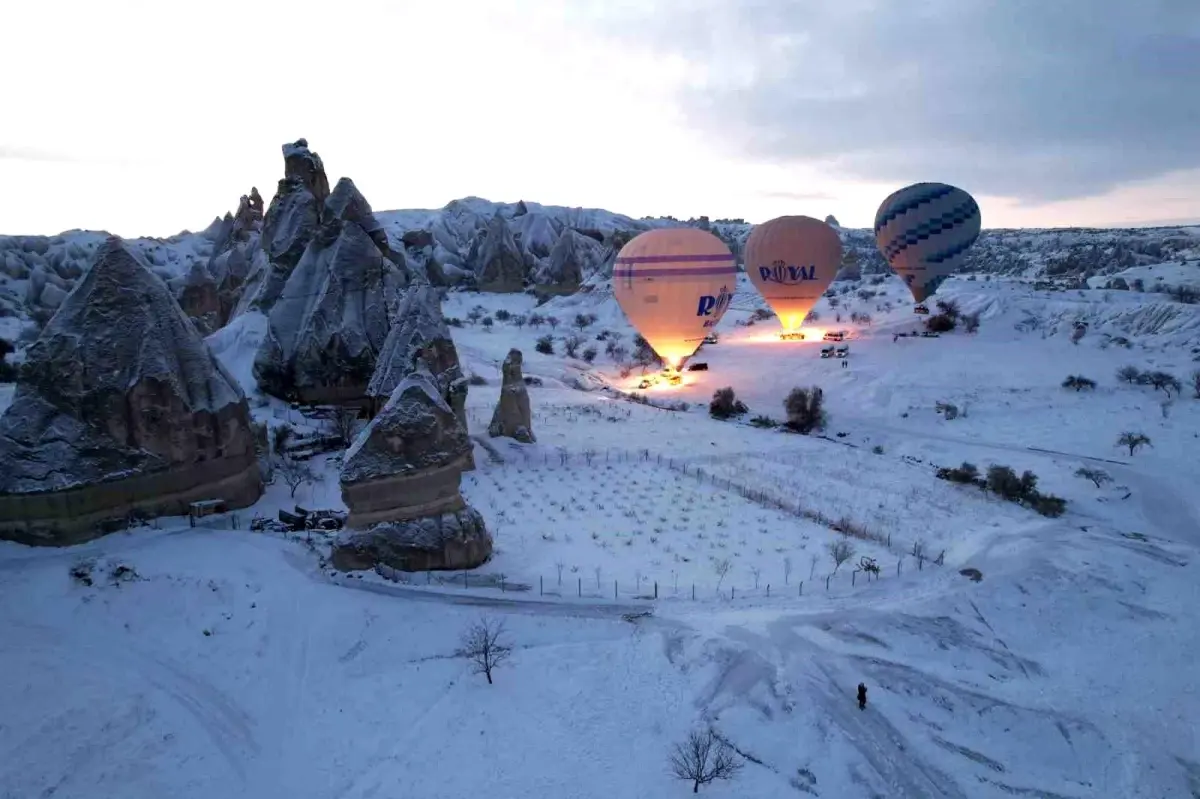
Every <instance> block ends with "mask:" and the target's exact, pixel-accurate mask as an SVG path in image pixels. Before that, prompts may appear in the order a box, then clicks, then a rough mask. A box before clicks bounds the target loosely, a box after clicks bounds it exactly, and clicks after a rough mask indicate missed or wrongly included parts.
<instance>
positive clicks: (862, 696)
mask: <svg viewBox="0 0 1200 799" xmlns="http://www.w3.org/2000/svg"><path fill="white" fill-rule="evenodd" d="M858 709H859V710H866V709H867V686H866V684H865V683H861V682H860V683H859V684H858Z"/></svg>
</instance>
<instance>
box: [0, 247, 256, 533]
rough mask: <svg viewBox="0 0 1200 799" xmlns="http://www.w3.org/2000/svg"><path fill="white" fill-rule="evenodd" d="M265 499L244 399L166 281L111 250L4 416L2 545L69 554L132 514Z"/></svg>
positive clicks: (56, 320) (56, 323) (29, 365)
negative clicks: (68, 547) (69, 548)
mask: <svg viewBox="0 0 1200 799" xmlns="http://www.w3.org/2000/svg"><path fill="white" fill-rule="evenodd" d="M261 493H262V481H261V479H260V476H259V469H258V462H257V459H256V457H255V448H254V436H253V433H252V431H251V425H250V415H249V408H248V406H247V403H246V398H245V397H244V396H243V394H242V393H241V390H240V389H239V388H238V386H237V383H236V382H235V381H234V379H233V378H232V377H230V375H229V374H228V372H226V371H225V370H224V368H223V367H222V366H221V365H220V364H219V363H218V361H217V360H216V358H214V357H213V355H212V353H211V352H209V350H208V347H207V346H206V345H205V343H204V341H203V340H202V339H201V338H200V336H199V334H198V333H197V331H196V328H195V326H194V325H193V324H192V323H191V322H190V321H189V320H188V317H187V316H186V315H185V314H184V313H183V310H182V309H181V308H180V307H179V305H178V304H177V303H176V302H175V300H174V298H173V297H172V296H171V293H170V291H169V289H168V288H167V286H166V285H165V284H164V283H163V282H162V280H160V279H159V278H158V277H156V276H155V275H153V274H151V273H150V271H149V270H148V269H147V268H146V266H145V265H143V264H142V263H141V262H140V261H139V260H138V259H137V258H135V256H134V255H133V254H132V253H131V252H130V251H129V249H127V248H126V246H125V244H124V242H122V241H121V240H120V239H118V238H116V237H110V238H109V239H108V240H107V241H106V242H105V243H104V244H103V246H101V247H100V248H99V250H98V251H97V254H96V260H95V263H94V265H93V266H92V267H91V270H90V271H89V272H88V273H87V274H86V275H85V276H84V278H83V279H82V280H81V281H80V282H79V283H78V284H77V285H76V287H75V288H74V290H72V292H71V293H70V294H69V295H68V296H67V298H66V299H65V300H64V301H63V302H62V305H61V307H60V308H59V310H58V312H57V313H56V314H55V315H54V317H53V318H52V319H51V320H50V322H49V323H48V324H47V325H46V327H45V329H44V330H43V331H42V334H41V336H40V337H39V338H38V340H37V341H36V342H34V344H32V345H31V346H30V347H29V349H28V350H27V351H26V362H25V364H24V365H23V366H22V368H21V372H20V377H19V382H18V385H17V390H16V394H15V396H14V397H13V402H12V405H11V406H10V407H9V408H8V410H7V411H6V412H5V414H4V415H3V416H2V417H0V538H9V539H13V540H17V541H22V542H25V543H29V544H50V545H65V544H73V543H78V542H80V541H85V540H88V539H90V538H94V537H96V536H97V535H101V534H102V533H103V532H105V531H106V530H108V529H112V528H113V526H114V525H119V524H120V523H122V522H123V521H124V520H126V519H127V518H128V517H129V516H130V515H131V514H135V513H136V514H147V515H155V514H164V513H185V512H186V511H187V506H188V504H189V503H190V502H194V501H197V500H201V499H222V500H224V501H225V502H226V504H227V505H228V506H229V507H231V508H238V507H245V506H247V505H250V504H252V503H253V502H255V501H256V500H257V499H258V497H259V496H260V495H261Z"/></svg>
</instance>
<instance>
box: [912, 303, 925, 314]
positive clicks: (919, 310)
mask: <svg viewBox="0 0 1200 799" xmlns="http://www.w3.org/2000/svg"><path fill="white" fill-rule="evenodd" d="M913 313H919V314H927V313H929V307H928V306H926V305H918V306H917V307H916V308H913Z"/></svg>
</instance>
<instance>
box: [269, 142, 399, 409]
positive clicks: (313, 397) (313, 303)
mask: <svg viewBox="0 0 1200 799" xmlns="http://www.w3.org/2000/svg"><path fill="white" fill-rule="evenodd" d="M305 152H307V150H305ZM314 157H315V156H314ZM318 164H319V161H318ZM281 185H282V184H281ZM277 199H278V198H277ZM272 207H274V206H272ZM320 219H321V222H320V225H319V226H318V227H317V228H315V229H314V230H312V231H311V240H310V241H309V243H308V246H307V247H306V249H305V250H304V254H303V256H302V257H301V258H300V259H299V261H298V262H297V263H296V264H295V267H294V268H293V269H292V270H291V271H290V274H289V275H288V277H287V280H286V282H285V284H284V286H283V289H282V292H281V293H280V294H279V296H278V297H277V299H276V300H275V302H274V305H273V307H272V308H271V311H270V315H269V319H270V325H269V329H268V331H267V335H266V337H265V338H264V339H263V343H262V346H261V348H260V349H259V351H258V354H257V356H256V357H255V361H254V376H255V379H256V380H257V381H258V384H259V387H260V388H261V389H262V390H263V391H265V392H266V393H268V394H272V395H274V396H277V397H283V398H293V397H294V398H295V399H298V400H300V401H301V402H314V403H324V402H346V401H352V400H354V401H356V400H360V399H362V398H364V396H365V393H366V390H367V385H368V383H369V381H370V379H371V376H372V374H373V373H374V371H375V366H376V359H377V357H378V353H379V351H380V349H381V347H382V346H383V343H384V340H385V339H386V337H387V334H388V327H389V325H388V316H387V302H388V300H389V298H390V297H394V296H395V294H396V291H397V290H398V288H399V285H400V284H402V283H403V282H404V281H403V276H402V275H400V273H399V270H398V269H397V268H396V267H395V265H394V264H393V263H392V261H390V260H388V259H387V258H386V257H385V255H386V254H387V252H388V250H387V246H388V245H387V237H386V235H385V234H384V232H383V230H382V228H381V227H380V225H379V223H378V221H377V220H376V219H375V216H374V215H373V214H372V213H371V206H370V205H369V204H368V203H367V201H366V199H365V198H364V197H363V196H362V194H360V193H359V191H358V189H357V188H355V186H354V183H353V181H351V180H350V179H349V178H342V179H341V180H340V181H338V184H337V186H336V187H335V188H334V191H333V193H332V194H330V195H329V197H328V198H327V199H326V201H325V206H324V210H323V211H322V212H321V214H320ZM305 224H307V221H306V222H305ZM263 237H264V242H266V241H267V232H266V231H265V230H264V233H263ZM272 274H274V272H272Z"/></svg>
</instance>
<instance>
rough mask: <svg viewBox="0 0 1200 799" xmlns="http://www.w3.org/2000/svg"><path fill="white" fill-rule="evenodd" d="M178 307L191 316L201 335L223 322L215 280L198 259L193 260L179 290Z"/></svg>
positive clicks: (208, 332) (213, 329) (210, 331)
mask: <svg viewBox="0 0 1200 799" xmlns="http://www.w3.org/2000/svg"><path fill="white" fill-rule="evenodd" d="M179 307H180V308H182V309H183V312H184V313H185V314H187V315H188V316H190V317H191V318H192V323H193V324H195V325H196V329H197V330H199V331H200V335H202V336H207V335H208V334H210V333H212V332H213V331H215V330H216V329H217V328H219V327H221V325H222V324H224V320H223V319H222V318H221V298H220V293H219V291H218V288H217V281H216V280H214V279H213V276H212V275H211V274H209V271H208V268H207V267H206V266H205V265H204V264H203V263H202V262H200V261H195V262H193V263H192V266H191V268H190V269H188V273H187V276H186V277H185V278H184V280H183V287H182V288H181V289H180V292H179Z"/></svg>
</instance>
